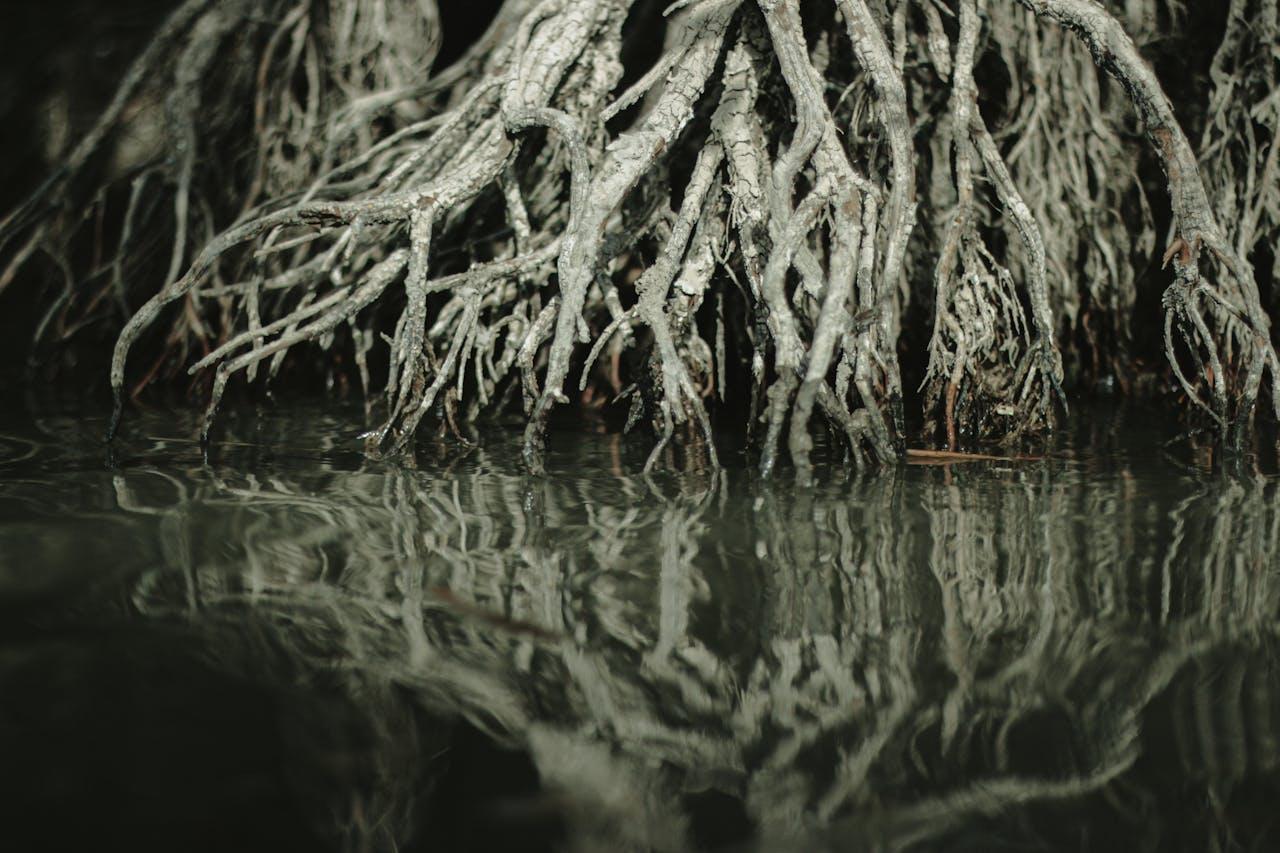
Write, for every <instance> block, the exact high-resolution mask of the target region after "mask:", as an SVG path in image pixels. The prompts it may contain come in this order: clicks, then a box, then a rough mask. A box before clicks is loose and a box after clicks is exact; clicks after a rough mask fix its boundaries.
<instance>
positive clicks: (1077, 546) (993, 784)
mask: <svg viewBox="0 0 1280 853" xmlns="http://www.w3.org/2000/svg"><path fill="white" fill-rule="evenodd" d="M104 422H105V421H104V418H102V417H101V416H98V415H96V414H93V415H86V414H84V413H83V412H79V411H76V410H74V409H68V408H66V407H62V408H59V407H57V406H43V407H31V406H27V407H25V408H24V407H22V406H20V405H13V406H9V407H8V408H7V409H6V410H5V411H4V412H3V414H0V839H7V843H0V848H3V849H4V850H8V851H25V850H114V849H124V850H174V851H185V850H237V851H238V850H351V851H392V850H400V851H410V850H442V851H455V850H456V851H466V850H513V851H518V850H569V851H615V850H637V851H640V850H659V851H679V850H768V851H775V850H776V851H785V850H798V851H818V850H831V851H857V850H866V849H885V850H898V849H919V850H935V849H946V850H975V851H976V850H1056V849H1068V850H1112V849H1121V850H1170V849H1176V850H1197V851H1199V850H1272V849H1278V848H1280V829H1278V828H1277V826H1276V817H1275V814H1276V809H1275V806H1276V803H1277V802H1280V785H1278V784H1277V781H1278V780H1280V775H1278V773H1277V769H1278V767H1280V666H1278V663H1277V661H1278V658H1277V653H1278V649H1280V644H1278V643H1277V636H1278V635H1280V576H1278V574H1277V572H1278V571H1280V481H1277V480H1275V479H1271V478H1269V477H1267V476H1266V475H1264V474H1261V473H1258V472H1257V471H1256V470H1250V468H1251V466H1250V465H1247V464H1246V465H1243V466H1241V467H1240V468H1239V469H1236V470H1232V471H1229V472H1221V471H1214V470H1212V469H1211V467H1210V466H1208V465H1207V464H1204V462H1205V460H1204V459H1203V458H1200V457H1196V456H1195V455H1194V454H1189V453H1187V452H1186V451H1166V450H1164V449H1162V448H1161V442H1162V441H1164V440H1165V439H1167V438H1169V437H1170V435H1171V432H1170V431H1171V430H1172V429H1173V426H1172V425H1171V424H1169V423H1167V419H1166V418H1162V417H1160V416H1153V415H1151V414H1150V413H1142V412H1128V413H1126V412H1123V411H1111V410H1093V411H1089V410H1086V411H1084V412H1082V413H1078V414H1076V415H1074V416H1073V419H1072V423H1071V425H1070V428H1069V429H1067V430H1065V431H1063V433H1062V434H1060V435H1059V436H1058V437H1057V438H1056V439H1055V444H1054V447H1053V449H1052V452H1051V453H1050V454H1049V455H1048V456H1047V457H1046V458H1045V459H1043V460H1039V461H1020V462H982V463H967V464H963V465H946V466H939V465H933V466H904V467H902V468H901V469H899V470H896V471H891V472H888V473H885V474H883V475H880V476H868V477H862V478H858V477H855V476H853V475H852V474H851V473H847V472H846V471H845V470H844V469H843V468H842V467H840V466H838V465H832V466H829V467H826V468H820V469H819V472H818V473H819V477H818V482H817V484H816V485H813V486H810V487H804V488H800V487H797V486H795V485H793V484H792V483H790V482H789V480H788V478H787V476H786V475H785V473H784V474H783V476H781V477H779V478H777V479H776V480H775V481H774V482H773V483H772V484H765V483H762V482H760V481H759V480H758V479H757V478H756V477H754V476H753V475H751V474H750V473H749V472H747V471H746V470H745V469H744V462H743V460H742V459H740V458H737V457H734V456H733V455H732V454H726V458H727V459H728V461H729V466H730V467H729V468H728V470H726V471H724V472H722V473H719V474H714V475H713V474H709V473H686V474H660V475H657V476H655V477H654V478H652V479H651V480H646V479H645V478H643V477H641V476H638V472H639V470H640V468H641V466H642V465H643V462H644V459H645V456H646V454H647V452H648V446H647V444H646V443H645V441H644V440H643V439H639V440H637V439H631V438H625V437H619V436H609V435H601V434H593V433H588V432H581V431H580V432H574V431H569V430H560V431H558V432H556V433H555V434H554V435H553V437H552V439H551V443H550V449H549V457H548V470H549V472H550V474H549V475H548V476H547V477H545V478H531V477H528V476H525V475H524V474H523V473H522V471H521V469H520V466H519V462H518V459H519V454H518V442H519V430H518V429H516V428H511V429H502V428H491V429H489V430H487V431H486V432H485V434H484V435H483V436H482V437H481V440H480V442H479V444H478V446H475V447H472V448H469V449H468V448H464V447H462V446H460V445H458V444H457V443H452V444H439V445H435V444H430V443H427V444H424V445H423V446H422V447H421V448H420V452H419V454H418V458H417V464H416V466H406V465H404V464H399V465H397V464H392V463H387V462H376V461H371V460H368V459H366V458H364V457H363V456H362V455H361V453H360V452H359V447H360V443H359V441H358V440H357V439H356V435H357V433H359V432H360V431H361V428H362V427H361V425H360V423H361V417H360V412H359V411H358V410H354V409H353V410H346V409H340V410H336V411H335V410H333V409H329V410H328V411H327V412H326V411H324V410H322V409H320V408H318V407H305V406H298V405H292V404H291V405H280V406H275V407H266V408H263V409H261V410H256V411H244V412H240V413H237V414H234V415H232V416H231V417H229V418H228V421H227V428H226V431H225V438H224V439H223V441H222V442H220V443H219V444H218V445H217V446H216V447H214V448H213V449H212V451H211V452H210V453H209V455H208V456H205V455H203V454H202V452H201V450H200V448H199V446H198V445H197V444H195V443H194V442H193V441H191V439H190V437H191V436H192V435H193V434H194V432H195V417H194V416H193V415H189V414H185V413H174V412H150V413H145V412H144V413H136V414H134V415H133V417H132V418H131V420H129V421H128V422H127V424H126V427H127V434H126V436H125V438H124V440H123V441H122V442H121V443H119V445H118V446H117V447H116V448H115V450H114V452H113V453H112V454H110V455H108V453H107V451H106V448H105V447H104V446H103V445H102V443H101V440H100V438H101V434H102V430H103V425H104Z"/></svg>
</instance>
